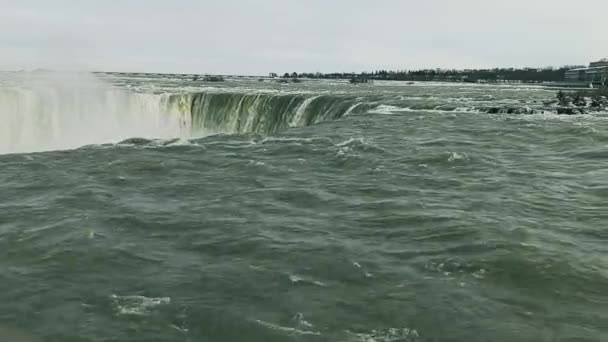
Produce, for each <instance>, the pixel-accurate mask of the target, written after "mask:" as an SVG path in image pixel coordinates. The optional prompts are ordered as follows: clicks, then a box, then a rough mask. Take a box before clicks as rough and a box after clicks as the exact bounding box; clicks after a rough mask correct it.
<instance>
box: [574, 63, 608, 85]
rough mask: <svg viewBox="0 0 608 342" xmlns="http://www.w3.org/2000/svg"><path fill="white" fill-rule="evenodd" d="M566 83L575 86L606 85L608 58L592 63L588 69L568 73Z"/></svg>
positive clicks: (607, 79)
mask: <svg viewBox="0 0 608 342" xmlns="http://www.w3.org/2000/svg"><path fill="white" fill-rule="evenodd" d="M565 81H566V82H567V83H573V84H576V83H578V84H591V85H593V84H606V83H607V82H608V58H603V59H600V60H599V61H597V62H591V63H589V67H588V68H577V69H571V70H568V71H566V75H565Z"/></svg>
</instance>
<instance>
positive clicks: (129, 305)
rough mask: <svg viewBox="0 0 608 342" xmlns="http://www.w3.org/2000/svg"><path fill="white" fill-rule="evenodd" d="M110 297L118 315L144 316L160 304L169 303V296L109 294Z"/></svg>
mask: <svg viewBox="0 0 608 342" xmlns="http://www.w3.org/2000/svg"><path fill="white" fill-rule="evenodd" d="M110 298H111V299H112V302H113V303H114V305H115V307H116V309H117V311H118V314H119V315H135V316H144V315H147V314H149V313H150V312H151V310H152V309H153V308H155V307H157V306H160V305H167V304H170V303H171V298H169V297H152V298H148V297H144V296H136V295H134V296H118V295H115V294H113V295H111V296H110Z"/></svg>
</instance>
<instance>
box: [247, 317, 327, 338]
mask: <svg viewBox="0 0 608 342" xmlns="http://www.w3.org/2000/svg"><path fill="white" fill-rule="evenodd" d="M256 322H257V323H258V324H260V325H263V326H264V327H266V328H269V329H271V330H278V331H282V332H285V333H288V334H295V335H314V336H321V333H320V332H318V331H309V330H301V329H297V328H292V327H283V326H280V325H278V324H273V323H268V322H264V321H262V320H256Z"/></svg>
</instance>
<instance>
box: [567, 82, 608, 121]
mask: <svg viewBox="0 0 608 342" xmlns="http://www.w3.org/2000/svg"><path fill="white" fill-rule="evenodd" d="M556 104H557V113H558V114H571V115H572V114H586V113H593V112H604V111H608V87H602V88H599V89H590V90H579V91H572V92H564V91H559V92H558V93H557V100H556Z"/></svg>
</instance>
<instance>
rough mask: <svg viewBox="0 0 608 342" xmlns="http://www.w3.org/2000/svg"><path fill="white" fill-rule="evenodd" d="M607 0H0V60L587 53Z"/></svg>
mask: <svg viewBox="0 0 608 342" xmlns="http://www.w3.org/2000/svg"><path fill="white" fill-rule="evenodd" d="M607 13H608V0H578V1H571V0H251V1H248V0H164V1H161V0H53V1H51V0H37V1H36V0H0V70H2V69H4V70H16V69H22V68H23V69H32V68H39V67H40V68H52V69H72V70H73V69H79V70H107V71H148V72H184V73H221V74H256V75H262V74H267V73H268V72H271V71H275V72H278V73H284V72H287V71H298V72H300V71H311V72H315V71H320V72H331V71H362V70H374V69H380V68H391V69H415V68H423V67H424V68H426V67H432V68H435V67H444V68H467V67H495V66H505V67H506V66H515V67H520V66H548V65H553V66H559V65H565V64H568V65H571V64H587V63H588V62H589V61H590V60H595V59H599V58H602V57H608V28H607V26H606V25H607V23H608V17H607Z"/></svg>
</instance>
